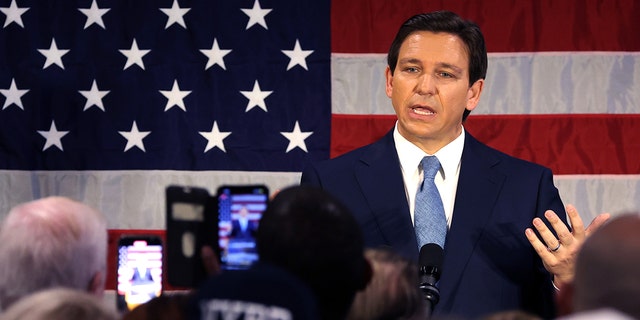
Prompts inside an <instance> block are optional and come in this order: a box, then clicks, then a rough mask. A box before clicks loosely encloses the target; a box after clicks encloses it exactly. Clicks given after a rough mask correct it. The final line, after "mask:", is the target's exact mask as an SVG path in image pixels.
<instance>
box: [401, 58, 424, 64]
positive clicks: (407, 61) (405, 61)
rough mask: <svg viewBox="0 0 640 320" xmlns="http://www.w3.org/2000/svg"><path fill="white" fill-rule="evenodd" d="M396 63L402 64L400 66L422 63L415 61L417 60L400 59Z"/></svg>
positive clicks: (418, 60)
mask: <svg viewBox="0 0 640 320" xmlns="http://www.w3.org/2000/svg"><path fill="white" fill-rule="evenodd" d="M398 63H402V64H405V63H411V64H421V63H422V61H420V59H417V58H402V59H400V61H398Z"/></svg>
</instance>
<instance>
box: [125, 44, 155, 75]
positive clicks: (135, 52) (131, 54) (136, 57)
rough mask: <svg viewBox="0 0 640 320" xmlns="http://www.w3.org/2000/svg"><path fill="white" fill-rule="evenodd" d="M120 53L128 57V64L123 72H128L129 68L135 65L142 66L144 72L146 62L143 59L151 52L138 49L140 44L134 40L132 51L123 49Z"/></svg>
mask: <svg viewBox="0 0 640 320" xmlns="http://www.w3.org/2000/svg"><path fill="white" fill-rule="evenodd" d="M119 51H120V53H122V54H124V56H125V57H127V63H125V65H124V69H122V70H127V68H129V67H130V66H132V65H133V64H137V65H138V66H140V68H142V70H144V62H142V57H144V56H145V55H146V54H147V53H149V52H150V51H151V50H140V49H138V43H137V42H136V38H133V43H132V44H131V49H129V50H124V49H121V50H119Z"/></svg>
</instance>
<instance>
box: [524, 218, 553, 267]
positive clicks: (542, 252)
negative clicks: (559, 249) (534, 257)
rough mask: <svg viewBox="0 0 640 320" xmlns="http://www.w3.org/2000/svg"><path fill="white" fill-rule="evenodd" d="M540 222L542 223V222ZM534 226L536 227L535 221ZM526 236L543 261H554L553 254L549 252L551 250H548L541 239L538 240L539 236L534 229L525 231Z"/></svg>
mask: <svg viewBox="0 0 640 320" xmlns="http://www.w3.org/2000/svg"><path fill="white" fill-rule="evenodd" d="M536 219H539V218H536ZM540 222H542V221H540ZM534 225H535V221H534ZM524 234H525V236H526V237H527V240H529V243H531V246H532V247H533V249H534V250H535V251H536V253H538V255H539V256H540V258H541V259H542V261H547V260H549V259H553V254H551V252H549V249H547V245H546V244H545V243H543V242H542V241H540V239H538V236H537V235H536V233H535V232H534V231H533V229H531V228H527V229H526V230H525V231H524Z"/></svg>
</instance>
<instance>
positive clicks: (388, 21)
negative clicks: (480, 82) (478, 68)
mask: <svg viewBox="0 0 640 320" xmlns="http://www.w3.org/2000/svg"><path fill="white" fill-rule="evenodd" d="M442 9H446V10H451V11H454V12H456V13H458V14H459V15H461V16H462V17H463V18H465V19H470V20H473V21H475V22H476V23H478V25H479V26H480V28H481V29H482V31H483V33H484V35H485V40H486V42H487V49H488V50H489V52H532V51H640V37H638V36H637V34H636V33H635V32H633V30H640V19H638V17H640V4H639V3H638V2H637V1H634V0H611V1H593V0H587V1H584V0H570V1H512V0H492V1H466V0H447V1H423V0H413V1H403V2H402V5H399V4H398V3H397V2H395V1H387V0H350V1H333V2H332V3H331V30H332V35H333V36H332V39H331V47H332V52H334V53H386V52H387V50H388V49H389V44H390V43H391V41H392V40H393V37H394V36H395V33H396V31H397V30H398V28H399V27H400V25H401V24H402V23H403V22H404V21H405V20H406V19H408V18H409V17H411V16H413V15H415V14H417V13H421V12H429V11H434V10H442Z"/></svg>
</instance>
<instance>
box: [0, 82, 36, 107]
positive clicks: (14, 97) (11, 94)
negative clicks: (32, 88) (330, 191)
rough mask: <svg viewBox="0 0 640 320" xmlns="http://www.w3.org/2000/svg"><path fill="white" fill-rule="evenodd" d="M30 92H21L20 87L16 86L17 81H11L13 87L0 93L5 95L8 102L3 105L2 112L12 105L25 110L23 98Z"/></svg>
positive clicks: (0, 90)
mask: <svg viewBox="0 0 640 320" xmlns="http://www.w3.org/2000/svg"><path fill="white" fill-rule="evenodd" d="M27 92H29V89H24V90H20V89H18V86H16V79H11V86H9V89H0V93H2V95H4V97H5V98H6V100H5V101H4V105H2V110H4V109H6V108H7V107H9V106H10V105H12V104H15V105H16V106H18V108H20V109H22V110H24V107H23V106H22V99H21V98H22V96H23V95H24V94H25V93H27Z"/></svg>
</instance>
